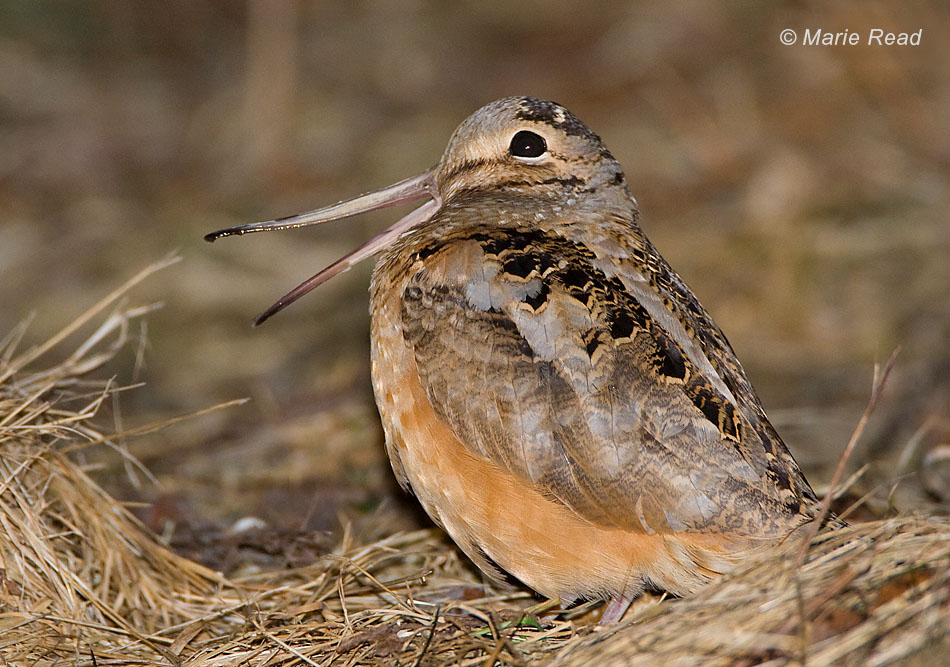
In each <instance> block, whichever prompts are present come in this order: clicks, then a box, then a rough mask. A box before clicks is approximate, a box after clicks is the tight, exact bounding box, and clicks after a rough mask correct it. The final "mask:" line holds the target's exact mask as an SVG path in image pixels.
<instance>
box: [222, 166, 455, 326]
mask: <svg viewBox="0 0 950 667" xmlns="http://www.w3.org/2000/svg"><path fill="white" fill-rule="evenodd" d="M433 172H434V170H430V171H427V172H425V173H423V174H420V175H418V176H414V177H412V178H407V179H406V180H404V181H399V182H398V183H396V184H394V185H390V186H389V187H387V188H383V189H382V190H377V191H376V192H371V193H369V194H366V195H360V196H359V197H354V198H353V199H348V200H346V201H342V202H340V203H339V204H333V205H332V206H326V207H324V208H320V209H317V210H316V211H310V212H309V213H301V214H300V215H292V216H288V217H286V218H278V219H277V220H267V221H265V222H253V223H251V224H249V225H240V226H238V227H229V228H227V229H220V230H218V231H216V232H211V233H210V234H207V235H205V241H210V242H214V241H217V240H218V239H219V238H221V237H222V236H240V235H242V234H250V233H252V232H272V231H276V230H280V229H296V228H297V227H307V226H308V225H319V224H322V223H324V222H330V221H331V220H340V219H341V218H349V217H352V216H354V215H359V214H360V213H368V212H369V211H375V210H377V209H381V208H387V207H389V206H399V205H400V204H408V203H409V202H414V201H417V200H419V199H426V198H429V199H431V201H428V202H426V203H425V204H423V205H422V206H420V207H419V208H417V209H415V210H414V211H412V212H411V213H409V214H408V215H406V216H404V217H403V218H402V219H400V220H399V222H397V223H396V224H394V225H393V226H392V227H389V228H388V229H386V230H385V231H383V232H381V233H379V234H377V235H376V236H374V237H373V238H371V239H370V240H369V241H367V242H366V243H364V244H363V245H361V246H360V247H359V248H357V249H356V250H354V251H353V252H351V253H348V254H347V255H344V256H343V257H341V258H340V259H338V260H337V261H335V262H333V264H331V265H330V266H328V267H326V268H325V269H323V270H322V271H320V272H319V273H317V274H316V275H315V276H313V277H311V278H308V279H307V280H305V281H304V282H302V283H300V284H299V285H297V287H295V288H294V289H292V290H290V291H289V292H287V294H285V295H284V296H282V297H280V299H278V300H277V302H276V303H275V304H274V305H273V306H271V307H270V308H268V309H267V310H265V311H264V312H263V313H261V314H260V315H258V316H257V317H255V318H254V326H257V325H259V324H261V323H262V322H263V321H264V320H266V319H267V318H269V317H270V316H271V315H273V314H274V313H276V312H278V311H280V310H283V309H284V308H285V307H287V306H289V305H290V304H292V303H293V302H294V301H296V300H297V299H299V298H300V297H302V296H303V295H304V294H306V293H307V292H309V291H310V290H312V289H314V288H315V287H318V286H320V285H322V284H323V283H325V282H326V281H328V280H329V279H330V278H332V277H333V276H335V275H337V274H340V273H343V272H344V271H346V270H347V269H349V268H350V267H351V266H353V265H355V264H356V263H358V262H361V261H363V260H364V259H366V258H367V257H372V256H373V255H375V254H376V253H378V252H379V251H380V250H382V249H383V248H385V247H387V246H389V245H390V244H392V243H393V242H394V241H395V240H396V239H398V238H399V237H400V236H401V235H402V234H404V233H405V232H407V231H409V230H410V229H412V228H413V227H415V226H416V225H419V224H421V223H423V222H425V221H426V220H428V219H429V218H431V217H432V215H433V214H434V213H435V212H436V211H438V210H439V207H440V206H441V205H442V200H441V198H440V197H439V191H438V188H437V187H436V184H435V176H434V173H433Z"/></svg>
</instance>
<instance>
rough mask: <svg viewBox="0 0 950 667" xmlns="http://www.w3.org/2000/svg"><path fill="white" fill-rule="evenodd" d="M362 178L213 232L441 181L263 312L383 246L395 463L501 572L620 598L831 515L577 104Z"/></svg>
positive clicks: (550, 590)
mask: <svg viewBox="0 0 950 667" xmlns="http://www.w3.org/2000/svg"><path fill="white" fill-rule="evenodd" d="M366 197H369V198H370V199H369V200H367V199H365V198H359V199H357V200H353V201H351V202H345V203H343V204H340V205H337V206H335V207H330V208H329V209H321V210H320V211H317V212H314V213H312V214H304V215H303V216H298V217H297V218H290V219H287V220H285V221H281V222H270V223H257V224H255V225H248V226H245V227H242V228H235V229H232V230H224V231H223V232H221V233H218V234H217V235H225V234H230V233H244V232H248V231H258V230H263V229H272V228H283V227H288V226H298V225H302V224H312V223H315V222H323V221H325V220H327V219H334V218H335V217H343V216H347V215H351V214H353V213H355V212H360V211H362V210H367V209H369V208H378V207H380V206H382V205H388V204H390V203H393V202H397V203H401V202H404V201H410V200H412V199H419V198H422V197H431V198H432V200H433V201H431V202H429V203H427V204H425V205H424V206H423V207H421V208H420V209H417V211H416V212H414V213H411V214H409V215H408V216H406V218H404V219H403V220H402V221H400V223H397V225H395V226H394V227H393V228H391V230H387V232H384V233H383V235H381V237H378V239H376V240H374V242H371V243H370V244H367V245H366V246H364V247H363V248H361V249H360V250H358V251H357V252H356V253H354V254H353V255H352V256H348V258H344V259H343V260H341V261H340V262H338V263H337V264H335V265H333V266H332V267H330V268H329V269H328V270H327V271H325V272H321V273H320V274H318V275H317V276H315V277H314V278H313V279H311V280H310V281H308V282H307V283H304V285H302V286H301V287H300V288H298V290H295V291H294V292H292V293H291V294H290V295H288V298H286V299H285V300H282V301H281V302H278V304H276V305H275V307H274V308H272V309H271V310H270V311H268V312H267V313H265V315H264V316H263V317H266V316H269V315H270V314H271V313H272V312H275V311H276V310H277V309H279V308H281V307H283V306H284V305H286V304H287V303H289V302H290V301H292V300H294V299H296V298H297V297H299V296H300V295H301V294H302V293H304V292H306V291H308V290H309V289H312V287H314V286H315V285H316V284H319V283H320V282H322V281H323V280H325V279H326V278H327V277H329V276H331V275H334V274H335V273H338V272H339V271H342V270H345V269H346V268H348V267H349V266H350V265H351V264H352V263H353V262H355V261H358V260H359V259H361V258H362V257H364V256H366V255H368V254H372V253H375V252H378V251H381V252H382V256H381V258H380V260H379V262H378V264H377V266H376V269H375V271H374V273H373V280H372V287H371V312H372V365H373V384H374V387H375V391H376V399H377V404H378V406H379V411H380V415H381V417H382V421H383V426H384V429H385V432H386V447H387V450H388V453H389V456H390V459H391V461H392V465H393V469H394V471H395V473H396V476H397V477H398V479H399V481H400V483H401V484H402V485H403V486H404V487H408V488H411V489H412V490H413V491H414V492H415V494H416V495H417V496H418V498H419V500H420V501H421V503H422V505H423V506H424V507H425V509H426V511H427V512H428V513H429V515H430V516H432V518H433V519H434V520H435V521H436V522H438V523H439V524H440V525H441V526H443V527H444V528H445V530H446V531H448V533H449V534H450V535H451V536H452V537H453V539H455V541H456V542H457V543H458V544H459V546H460V547H461V548H462V549H463V550H464V551H465V553H466V554H468V555H469V557H470V558H472V560H473V561H474V562H475V563H476V564H478V566H479V567H480V568H482V569H483V570H484V571H486V572H488V573H489V574H492V575H496V574H498V570H499V569H501V570H505V571H507V572H509V573H511V574H513V575H515V576H516V577H518V578H519V579H521V580H522V581H524V583H526V584H528V585H529V586H531V587H532V588H534V589H535V590H537V591H538V592H540V593H542V594H544V595H546V596H548V597H551V598H561V599H563V600H570V599H575V598H578V597H602V598H605V599H610V600H612V601H613V604H612V605H611V607H610V611H609V615H610V617H611V618H613V619H616V618H619V616H620V615H622V613H623V610H624V609H625V608H626V604H627V602H628V601H629V600H630V599H631V598H632V597H633V596H635V595H636V594H638V593H639V592H640V591H641V590H642V589H643V587H644V586H647V585H652V586H657V587H660V588H663V589H666V590H669V591H671V592H673V593H676V594H687V593H690V592H692V591H695V590H696V589H697V588H698V587H699V586H700V585H702V584H703V583H704V582H706V581H708V580H709V578H711V577H712V576H714V575H716V574H717V573H721V572H725V571H728V570H729V569H730V568H732V567H733V566H734V565H735V564H736V563H737V562H739V561H740V560H741V559H742V558H743V556H745V555H747V554H749V553H751V552H753V551H756V550H758V549H761V548H765V547H768V546H771V545H774V544H775V543H777V542H778V541H781V540H783V539H785V538H787V537H788V536H789V535H790V534H791V533H793V532H794V531H796V529H797V528H799V527H800V526H801V525H803V524H804V523H806V522H807V521H809V520H810V519H811V518H812V517H813V516H814V514H815V503H814V501H815V496H814V493H813V492H812V490H811V488H810V487H809V485H808V482H807V481H806V480H805V478H804V477H803V475H802V473H801V471H800V470H799V467H798V465H797V464H796V463H795V460H794V459H793V458H792V456H791V454H790V453H789V451H788V449H787V448H786V447H785V445H784V444H783V443H782V440H781V439H780V438H779V436H778V434H777V433H776V432H775V430H774V429H773V428H772V426H771V424H770V423H769V421H768V418H767V417H766V415H765V412H764V410H763V409H762V406H761V404H760V403H759V400H758V398H757V397H756V395H755V392H754V391H753V389H752V387H751V385H750V384H749V381H748V380H747V378H746V376H745V373H744V372H743V370H742V367H741V366H740V364H739V362H738V360H737V359H736V357H735V354H734V353H733V351H732V348H731V347H730V346H729V343H728V342H727V340H726V338H725V336H723V334H722V332H721V331H720V330H719V328H718V327H717V326H716V324H715V323H714V322H713V321H712V319H711V318H710V317H709V315H708V314H707V313H706V311H705V310H704V309H703V308H702V306H701V305H700V304H699V302H698V301H697V300H696V297H695V296H693V294H692V292H690V290H689V288H687V287H686V285H685V284H684V283H683V282H682V280H681V279H680V278H679V276H677V275H676V273H675V272H674V271H673V270H672V269H671V268H670V267H669V265H668V264H667V263H666V261H665V260H664V259H663V258H662V257H661V256H660V255H659V253H657V251H656V250H655V249H654V247H653V246H652V244H651V243H650V242H649V240H647V238H646V237H645V236H644V235H643V232H642V231H641V230H640V228H639V226H638V225H637V218H638V215H639V213H638V210H637V204H636V201H635V200H634V199H633V197H631V196H630V193H629V191H628V190H627V184H626V181H625V179H624V175H623V172H622V170H621V168H620V165H619V164H618V163H617V161H616V160H615V159H614V157H613V156H612V155H611V154H610V152H609V151H608V150H607V148H606V147H605V146H604V144H603V143H602V142H601V140H600V138H599V137H598V136H597V135H596V134H594V133H593V132H591V131H590V130H589V129H588V128H587V127H586V126H585V125H584V124H583V123H581V122H580V121H579V120H578V119H577V118H576V117H575V116H573V115H572V114H571V113H570V112H569V111H567V110H566V109H564V108H563V107H561V106H559V105H557V104H554V103H552V102H545V101H541V100H536V99H533V98H522V97H512V98H506V99H502V100H499V101H497V102H494V103H492V104H489V105H487V106H485V107H483V108H481V109H479V110H478V111H476V112H475V113H474V114H473V115H472V116H470V117H469V118H468V119H466V120H465V121H464V122H463V123H462V124H461V125H460V126H459V128H458V129H457V130H456V131H455V133H454V134H453V136H452V138H451V140H450V141H449V145H448V148H447V149H446V151H445V154H444V155H443V157H442V160H441V161H440V162H439V163H438V164H437V165H436V166H435V167H434V168H433V169H432V170H431V171H430V172H426V174H423V175H422V176H420V177H417V178H415V179H408V180H407V181H403V182H402V183H400V184H397V185H396V186H393V187H392V188H390V189H387V190H384V191H381V193H377V194H374V195H367V196H366ZM380 202H382V203H380Z"/></svg>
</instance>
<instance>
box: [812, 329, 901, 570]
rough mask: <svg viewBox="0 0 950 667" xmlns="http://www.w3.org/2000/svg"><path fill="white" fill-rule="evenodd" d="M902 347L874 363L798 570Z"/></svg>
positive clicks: (826, 512) (828, 509)
mask: <svg viewBox="0 0 950 667" xmlns="http://www.w3.org/2000/svg"><path fill="white" fill-rule="evenodd" d="M900 350H901V349H900V347H896V348H894V351H893V352H891V356H890V358H889V359H888V360H887V363H885V364H884V368H883V369H881V367H880V366H879V365H878V364H875V365H874V380H873V382H872V384H871V397H870V398H869V399H868V403H867V406H866V407H865V408H864V412H863V413H862V415H861V419H859V420H858V425H857V426H856V427H855V428H854V432H853V433H852V434H851V439H850V440H849V441H848V444H847V446H845V448H844V452H842V454H841V458H840V459H838V465H837V467H836V468H835V472H834V474H833V475H832V476H831V482H829V483H828V492H827V493H825V497H824V498H823V499H822V501H821V507H820V509H819V510H818V515H817V516H816V517H815V519H814V521H812V524H811V526H809V529H808V532H807V533H806V534H805V539H804V540H802V545H801V547H800V548H799V550H798V554H797V555H796V557H795V561H794V567H793V569H795V570H797V569H799V568H800V567H801V566H802V563H803V562H804V561H805V554H806V553H808V547H809V546H810V545H811V542H812V540H814V539H815V535H817V534H818V530H819V529H820V528H821V525H822V523H824V521H825V518H826V517H827V516H828V512H829V511H830V510H831V501H832V500H833V499H834V495H835V489H836V488H837V486H838V483H839V482H840V481H841V477H842V476H843V475H844V470H845V466H846V465H847V463H848V459H849V458H850V457H851V453H852V452H853V451H854V448H855V446H856V445H857V444H858V440H860V439H861V435H862V434H863V433H864V428H865V426H867V423H868V420H869V419H870V418H871V413H873V412H874V408H876V407H877V402H878V399H880V397H881V392H882V391H883V389H884V385H885V383H886V382H887V377H888V376H889V375H890V373H891V369H892V368H893V367H894V362H895V361H897V355H898V354H899V353H900Z"/></svg>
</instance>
